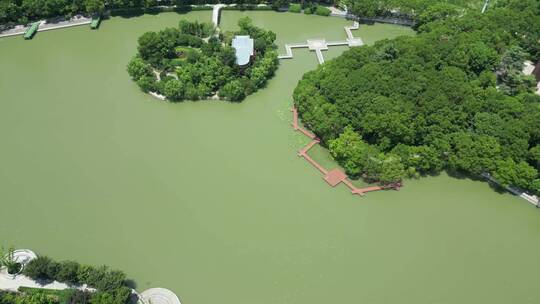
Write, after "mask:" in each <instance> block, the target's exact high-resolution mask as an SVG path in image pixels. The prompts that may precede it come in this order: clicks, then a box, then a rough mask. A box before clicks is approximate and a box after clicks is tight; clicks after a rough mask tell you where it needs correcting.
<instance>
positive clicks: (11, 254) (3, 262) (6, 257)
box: [0, 247, 22, 274]
mask: <svg viewBox="0 0 540 304" xmlns="http://www.w3.org/2000/svg"><path fill="white" fill-rule="evenodd" d="M2 267H6V268H7V271H8V273H9V274H17V273H19V272H20V271H21V268H22V265H21V263H19V262H17V261H16V260H15V249H14V248H13V247H9V248H8V249H5V248H4V247H0V268H2Z"/></svg>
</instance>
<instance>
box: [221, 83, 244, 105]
mask: <svg viewBox="0 0 540 304" xmlns="http://www.w3.org/2000/svg"><path fill="white" fill-rule="evenodd" d="M219 96H220V97H223V98H225V99H227V100H229V101H239V100H242V98H244V97H245V89H244V87H243V86H242V84H241V82H240V81H239V80H234V81H231V82H229V83H227V84H226V85H224V86H223V88H221V90H219Z"/></svg>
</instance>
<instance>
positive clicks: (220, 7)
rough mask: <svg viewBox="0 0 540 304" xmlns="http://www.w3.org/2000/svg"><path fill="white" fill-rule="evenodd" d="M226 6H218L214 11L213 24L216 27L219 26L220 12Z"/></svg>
mask: <svg viewBox="0 0 540 304" xmlns="http://www.w3.org/2000/svg"><path fill="white" fill-rule="evenodd" d="M225 6H226V5H225V4H216V5H214V8H213V10H212V23H213V24H214V26H215V27H218V26H219V11H220V10H221V9H222V8H224V7H225Z"/></svg>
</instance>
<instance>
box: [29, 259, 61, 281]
mask: <svg viewBox="0 0 540 304" xmlns="http://www.w3.org/2000/svg"><path fill="white" fill-rule="evenodd" d="M51 263H54V262H53V261H52V260H51V259H50V258H48V257H46V256H38V257H37V259H34V260H31V261H30V262H28V264H26V266H25V267H24V270H23V273H24V275H26V276H29V277H30V278H32V279H34V280H51V279H52V278H51V277H50V276H49V272H48V269H49V265H50V264H51Z"/></svg>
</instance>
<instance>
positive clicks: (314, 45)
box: [278, 21, 364, 64]
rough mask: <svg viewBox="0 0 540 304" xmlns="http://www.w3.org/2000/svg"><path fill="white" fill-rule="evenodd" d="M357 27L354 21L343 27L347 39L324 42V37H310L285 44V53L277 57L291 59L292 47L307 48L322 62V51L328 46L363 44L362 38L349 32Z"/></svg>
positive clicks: (358, 25) (357, 24)
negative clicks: (302, 41)
mask: <svg viewBox="0 0 540 304" xmlns="http://www.w3.org/2000/svg"><path fill="white" fill-rule="evenodd" d="M359 27H360V24H359V23H358V22H356V21H354V22H353V24H352V25H351V26H345V27H344V30H345V33H346V34H347V40H341V41H328V42H326V40H325V39H310V40H308V41H307V43H296V44H285V54H284V55H279V56H278V59H292V58H293V53H292V49H294V48H309V50H310V51H315V54H316V55H317V61H318V62H319V64H323V63H324V56H323V54H322V51H326V50H328V47H329V46H338V45H348V46H349V47H354V46H362V45H364V42H363V41H362V39H360V38H355V37H354V35H353V34H352V32H351V30H357V29H359Z"/></svg>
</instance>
